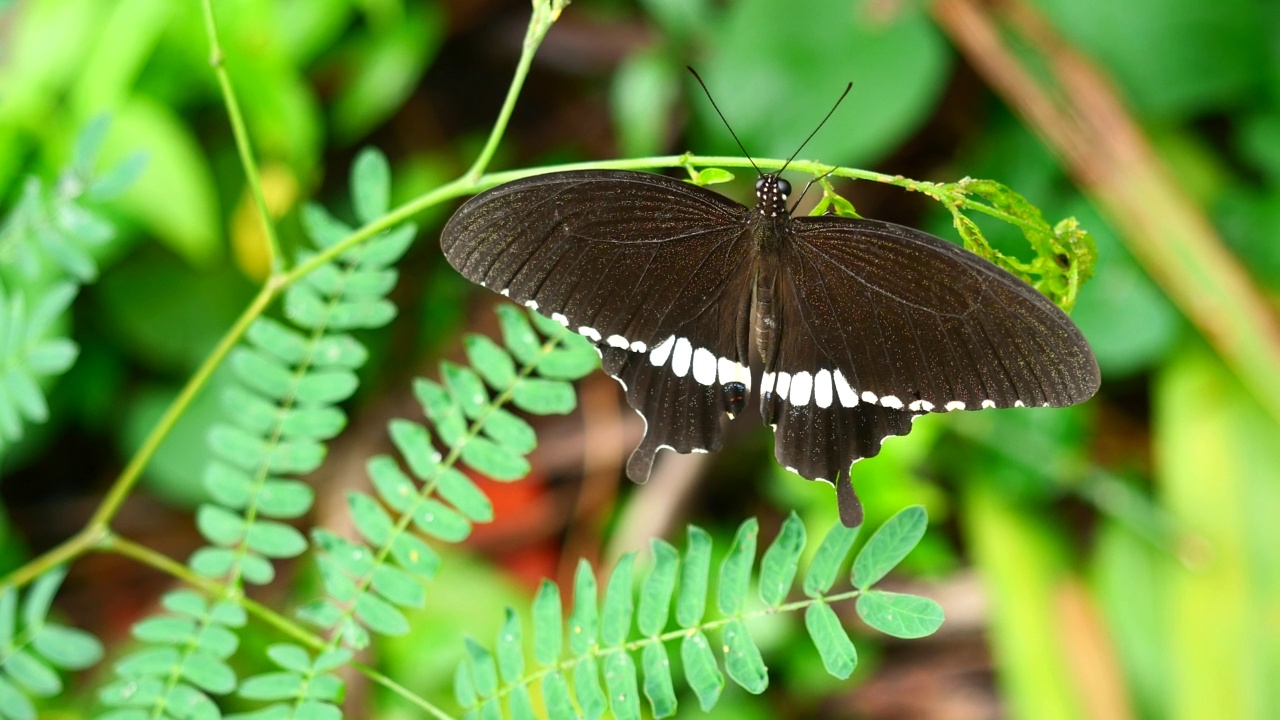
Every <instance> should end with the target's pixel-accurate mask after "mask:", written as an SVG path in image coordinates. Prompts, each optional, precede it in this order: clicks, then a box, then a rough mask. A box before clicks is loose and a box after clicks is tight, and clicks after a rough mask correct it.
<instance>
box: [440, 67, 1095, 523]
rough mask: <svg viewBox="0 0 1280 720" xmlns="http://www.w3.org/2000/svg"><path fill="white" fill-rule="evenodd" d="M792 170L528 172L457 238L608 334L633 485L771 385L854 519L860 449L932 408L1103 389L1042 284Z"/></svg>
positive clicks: (765, 400) (554, 307) (515, 295)
mask: <svg viewBox="0 0 1280 720" xmlns="http://www.w3.org/2000/svg"><path fill="white" fill-rule="evenodd" d="M846 92H847V91H846ZM833 110H834V108H833ZM828 117H830V115H828ZM815 132H816V131H815ZM810 137H812V135H811V136H810ZM797 152H798V151H797ZM780 172H781V171H779V172H775V173H761V174H760V175H759V179H758V180H757V182H756V186H755V190H756V192H755V194H756V204H755V206H754V207H748V206H746V205H743V204H741V203H738V202H736V201H734V200H731V199H729V198H727V197H725V196H723V195H720V194H718V193H716V192H713V191H711V190H708V189H706V188H704V187H700V186H697V185H693V184H690V183H688V182H684V181H680V180H676V179H672V178H668V177H665V176H662V175H656V174H651V173H643V172H632V171H621V170H581V171H563V172H553V173H548V174H545V175H536V176H532V177H526V178H523V179H520V180H515V181H513V182H509V183H506V184H504V185H500V186H498V187H495V188H492V189H490V190H487V191H485V192H483V193H481V194H479V195H477V196H475V197H473V198H471V199H470V200H469V201H467V202H466V203H464V204H463V205H462V206H461V207H460V208H459V209H458V211H457V212H456V213H455V214H454V215H453V217H452V218H451V219H450V220H449V222H448V223H447V225H446V226H445V228H444V231H443V234H442V236H441V240H440V244H441V248H442V250H443V252H444V256H445V258H446V259H447V260H448V261H449V263H450V264H451V265H452V266H453V267H454V268H456V269H457V270H458V272H460V273H461V274H462V275H463V276H465V277H466V278H468V279H469V280H471V281H473V282H476V283H478V284H480V285H482V286H484V287H486V288H489V289H490V290H493V291H494V292H498V293H501V294H502V295H503V296H506V297H508V298H510V299H512V300H514V301H517V302H520V303H523V304H524V305H525V306H527V307H529V308H532V309H533V310H535V311H537V312H540V313H542V314H544V315H548V316H550V317H551V318H553V319H555V320H557V321H559V322H560V323H561V324H562V325H564V326H566V327H568V328H571V329H572V330H574V331H576V332H577V333H579V334H581V335H583V336H584V337H586V338H587V339H589V340H590V341H591V342H592V343H594V344H595V346H596V348H597V350H598V351H599V353H600V357H601V364H602V366H603V368H604V370H605V372H607V373H608V374H609V375H611V376H612V377H613V378H614V379H616V380H617V381H618V382H619V383H620V384H621V385H622V387H623V389H624V391H625V393H626V398H627V402H628V404H630V406H631V407H632V408H634V409H635V410H636V412H638V413H639V414H640V416H641V417H642V418H643V419H644V421H645V434H644V439H643V440H642V441H641V443H640V445H639V446H638V447H637V448H636V450H635V451H634V452H633V453H632V454H631V456H630V459H629V460H628V462H627V475H628V476H629V477H630V478H631V479H632V480H634V481H636V482H644V481H645V480H646V479H647V478H648V476H649V474H650V471H651V469H652V467H653V462H654V457H655V455H656V454H657V452H658V450H660V449H664V448H665V449H670V450H674V451H676V452H680V453H689V452H713V451H717V450H719V449H721V447H722V445H723V437H724V433H723V428H722V418H721V416H722V415H723V416H728V417H730V418H732V417H733V416H735V415H738V414H740V413H741V412H742V411H743V410H744V409H745V407H746V405H747V403H748V401H749V400H751V398H752V396H753V394H754V396H755V397H757V398H758V399H759V407H760V413H761V415H762V416H763V419H764V422H765V423H767V424H768V425H770V426H771V427H772V428H773V431H774V454H775V456H776V458H777V460H778V462H779V463H780V464H781V465H783V466H784V467H786V468H787V469H788V470H791V471H793V472H795V473H797V474H799V475H801V476H803V477H806V478H809V479H812V480H823V481H826V482H829V483H831V484H834V485H835V488H836V496H837V500H838V505H839V509H840V517H841V519H842V521H843V522H844V524H846V525H848V526H850V527H853V526H856V525H859V524H861V521H862V506H861V503H860V502H859V500H858V498H857V495H856V493H855V492H854V489H853V485H852V482H851V479H850V467H851V465H852V464H853V463H854V462H856V461H858V460H860V459H862V458H866V457H871V456H874V455H876V454H877V453H879V451H880V446H881V443H882V442H883V441H884V440H885V439H886V438H887V437H890V436H894V435H905V434H906V433H907V432H909V431H910V429H911V424H912V422H913V421H914V420H915V419H916V418H917V417H919V416H921V415H923V414H926V413H932V412H949V411H954V410H979V409H984V408H1010V407H1041V406H1048V407H1061V406H1066V405H1072V404H1075V403H1079V402H1082V401H1084V400H1086V399H1088V398H1089V397H1091V396H1092V395H1093V394H1094V393H1095V392H1096V390H1097V389H1098V385H1099V382H1100V376H1099V371H1098V365H1097V361H1096V360H1095V358H1094V355H1093V352H1092V351H1091V350H1090V348H1089V345H1088V342H1087V341H1086V340H1085V338H1084V335H1083V334H1082V333H1081V332H1080V330H1079V329H1078V328H1077V327H1076V326H1075V324H1074V323H1072V321H1071V320H1070V318H1068V317H1067V315H1066V314H1065V313H1064V312H1063V311H1062V310H1061V309H1059V308H1058V307H1057V306H1056V305H1054V304H1053V303H1052V302H1050V301H1049V300H1048V299H1047V298H1046V297H1045V296H1044V295H1042V294H1041V293H1039V292H1038V291H1036V290H1035V289H1034V288H1032V287H1031V286H1030V285H1028V284H1027V283H1025V282H1024V281H1022V280H1021V279H1019V278H1018V277H1016V276H1014V275H1013V274H1011V273H1009V272H1008V271H1006V270H1003V269H1001V268H999V267H997V266H995V265H993V264H991V263H990V262H988V261H986V260H984V259H982V258H980V257H979V256H977V255H974V254H972V253H970V252H968V251H966V250H964V249H963V248H961V247H959V246H957V245H954V244H952V243H949V242H947V241H945V240H943V239H941V238H938V237H935V236H933V235H930V234H928V233H925V232H922V231H920V230H915V229H913V228H909V227H905V226H902V225H895V224H893V223H888V222H882V221H878V220H870V219H857V218H848V217H838V216H802V217H795V216H793V215H792V213H791V211H789V210H788V208H787V205H786V203H787V199H788V196H789V195H790V193H791V186H790V183H788V182H787V180H785V179H783V178H781V177H779V173H780ZM753 341H754V346H755V348H756V350H757V352H758V353H759V358H760V360H761V370H760V372H759V373H753V372H752V369H751V362H750V357H751V355H750V349H751V346H752V344H753Z"/></svg>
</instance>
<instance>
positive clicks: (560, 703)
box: [542, 672, 579, 719]
mask: <svg viewBox="0 0 1280 720" xmlns="http://www.w3.org/2000/svg"><path fill="white" fill-rule="evenodd" d="M542 702H543V704H544V705H546V708H547V717H549V718H557V719H558V718H576V717H579V715H578V713H577V711H575V710H574V709H573V704H572V702H571V701H570V700H569V684H568V683H566V682H565V681H564V676H563V675H561V674H560V673H558V672H552V673H548V674H547V675H546V676H544V677H543V678H542Z"/></svg>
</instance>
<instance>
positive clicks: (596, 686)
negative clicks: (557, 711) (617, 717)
mask: <svg viewBox="0 0 1280 720" xmlns="http://www.w3.org/2000/svg"><path fill="white" fill-rule="evenodd" d="M573 692H574V695H576V696H577V698H578V707H580V708H581V709H582V716H583V717H584V718H586V719H587V720H596V719H597V718H599V717H601V716H602V715H604V711H605V709H606V708H607V707H608V700H607V699H606V698H605V696H604V691H603V690H601V689H600V674H599V672H597V670H596V661H595V659H594V658H592V657H590V656H587V657H584V658H582V660H580V661H579V662H578V664H577V665H575V666H574V668H573Z"/></svg>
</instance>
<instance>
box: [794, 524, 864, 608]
mask: <svg viewBox="0 0 1280 720" xmlns="http://www.w3.org/2000/svg"><path fill="white" fill-rule="evenodd" d="M861 527H862V526H861V525H859V526H858V527H856V528H847V527H845V526H844V525H842V524H840V523H836V524H835V525H834V526H832V528H831V530H830V531H828V532H827V536H826V537H825V538H823V539H822V544H821V545H819V546H818V551H817V552H816V553H814V555H813V560H812V562H810V563H809V571H808V572H807V573H805V576H804V594H805V595H808V596H809V597H818V596H819V595H823V594H825V593H826V592H827V591H828V590H830V589H831V585H832V584H834V583H835V581H836V573H837V572H838V571H839V570H840V566H841V565H842V564H843V563H844V559H845V557H846V556H848V554H849V549H850V548H852V547H853V541H854V540H855V539H857V537H858V529H859V528H861Z"/></svg>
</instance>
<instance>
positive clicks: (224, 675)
mask: <svg viewBox="0 0 1280 720" xmlns="http://www.w3.org/2000/svg"><path fill="white" fill-rule="evenodd" d="M180 667H181V668H182V676H183V677H184V678H186V679H187V680H190V681H191V684H192V685H195V686H196V687H198V688H200V689H201V690H204V691H205V692H211V693H215V694H218V695H225V694H227V693H229V692H231V691H232V690H235V688H236V674H235V673H234V672H233V671H232V670H231V667H230V666H229V665H227V664H226V663H224V662H222V661H221V660H219V659H218V658H215V657H214V656H212V655H210V654H208V653H205V652H200V651H198V650H197V651H194V652H191V653H188V654H187V656H186V657H185V658H184V659H183V660H182V662H181V663H180Z"/></svg>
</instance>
